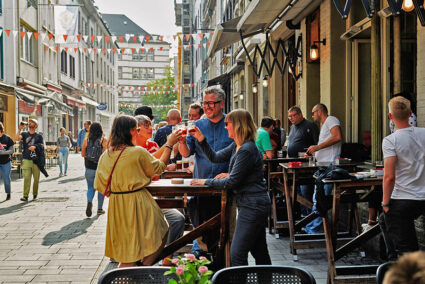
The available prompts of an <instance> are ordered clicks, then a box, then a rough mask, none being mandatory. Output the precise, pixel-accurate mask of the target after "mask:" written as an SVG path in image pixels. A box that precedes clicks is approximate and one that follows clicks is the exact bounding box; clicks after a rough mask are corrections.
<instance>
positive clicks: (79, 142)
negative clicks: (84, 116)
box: [77, 120, 91, 152]
mask: <svg viewBox="0 0 425 284" xmlns="http://www.w3.org/2000/svg"><path fill="white" fill-rule="evenodd" d="M90 125H91V121H90V120H86V121H84V123H83V126H84V127H83V128H82V129H81V130H80V132H78V138H77V152H79V151H81V148H82V147H83V142H84V139H86V137H87V136H88V135H89V129H90Z"/></svg>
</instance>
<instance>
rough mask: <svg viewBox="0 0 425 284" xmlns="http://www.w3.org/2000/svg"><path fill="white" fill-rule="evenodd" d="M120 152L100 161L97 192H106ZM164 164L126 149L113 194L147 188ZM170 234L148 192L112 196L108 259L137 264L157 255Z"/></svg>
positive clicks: (138, 150) (144, 153)
mask: <svg viewBox="0 0 425 284" xmlns="http://www.w3.org/2000/svg"><path fill="white" fill-rule="evenodd" d="M119 153H120V151H113V152H109V151H105V152H104V153H103V154H102V156H101V157H100V159H99V164H98V167H97V171H96V178H95V181H94V188H95V189H96V190H97V191H100V192H102V193H103V192H104V191H105V188H106V185H107V183H108V178H109V175H110V173H111V170H112V167H113V165H114V163H115V161H116V159H117V157H118V155H119ZM165 167H166V166H165V164H164V163H163V162H161V161H160V160H157V159H155V158H154V157H153V156H152V155H150V154H149V153H148V152H147V151H146V150H145V149H143V148H141V147H138V146H136V147H127V148H126V149H125V150H124V152H123V153H122V155H121V157H120V158H119V160H118V162H117V165H116V167H115V170H114V173H113V174H112V182H111V189H110V190H111V192H123V191H133V190H136V189H139V188H142V187H145V186H146V185H148V184H149V183H150V182H151V178H152V177H153V176H154V175H155V174H161V173H162V172H163V171H164V170H165ZM167 232H168V223H167V221H166V220H165V217H164V214H163V213H162V211H161V209H160V208H159V206H158V204H157V203H156V201H155V200H154V199H153V198H152V195H151V194H150V193H149V191H148V190H146V189H143V190H141V191H137V192H134V193H127V194H111V195H110V197H109V207H108V221H107V225H106V243H105V256H107V257H112V258H114V259H115V260H116V261H118V262H124V263H128V262H135V261H138V260H141V259H143V258H144V257H146V256H148V255H150V254H152V253H154V252H155V251H157V250H158V248H159V247H160V245H161V243H162V239H163V238H164V237H165V235H166V233H167Z"/></svg>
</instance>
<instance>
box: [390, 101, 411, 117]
mask: <svg viewBox="0 0 425 284" xmlns="http://www.w3.org/2000/svg"><path fill="white" fill-rule="evenodd" d="M388 108H389V111H390V113H391V114H392V116H393V117H394V119H395V120H397V121H404V120H408V119H409V117H410V114H411V109H410V101H409V100H408V99H406V98H403V97H401V96H397V97H394V98H392V99H391V100H390V101H389V102H388Z"/></svg>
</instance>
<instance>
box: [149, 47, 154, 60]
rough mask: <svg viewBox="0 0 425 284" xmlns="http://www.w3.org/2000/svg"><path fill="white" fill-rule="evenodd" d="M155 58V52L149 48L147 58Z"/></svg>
mask: <svg viewBox="0 0 425 284" xmlns="http://www.w3.org/2000/svg"><path fill="white" fill-rule="evenodd" d="M154 60H155V54H154V52H153V50H152V49H149V50H148V59H147V61H154Z"/></svg>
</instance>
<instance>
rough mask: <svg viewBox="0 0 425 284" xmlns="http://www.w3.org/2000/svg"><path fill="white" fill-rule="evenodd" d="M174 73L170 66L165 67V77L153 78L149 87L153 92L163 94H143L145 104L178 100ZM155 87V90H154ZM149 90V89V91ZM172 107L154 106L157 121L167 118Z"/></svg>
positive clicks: (168, 103) (158, 103)
mask: <svg viewBox="0 0 425 284" xmlns="http://www.w3.org/2000/svg"><path fill="white" fill-rule="evenodd" d="M173 86H174V74H173V72H172V70H171V67H170V66H167V67H165V78H162V79H156V80H152V81H151V82H150V83H148V85H147V87H150V88H151V91H153V92H160V93H162V94H145V95H143V96H142V104H143V105H148V106H150V105H153V106H156V105H157V106H158V105H174V104H175V101H176V100H177V93H176V92H175V90H174V87H173ZM153 89H154V90H153ZM148 92H149V91H148ZM171 108H172V107H168V108H155V107H154V108H152V112H153V116H154V117H155V120H156V122H159V121H161V120H165V119H166V118H167V113H168V111H169V110H170V109H171Z"/></svg>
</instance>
